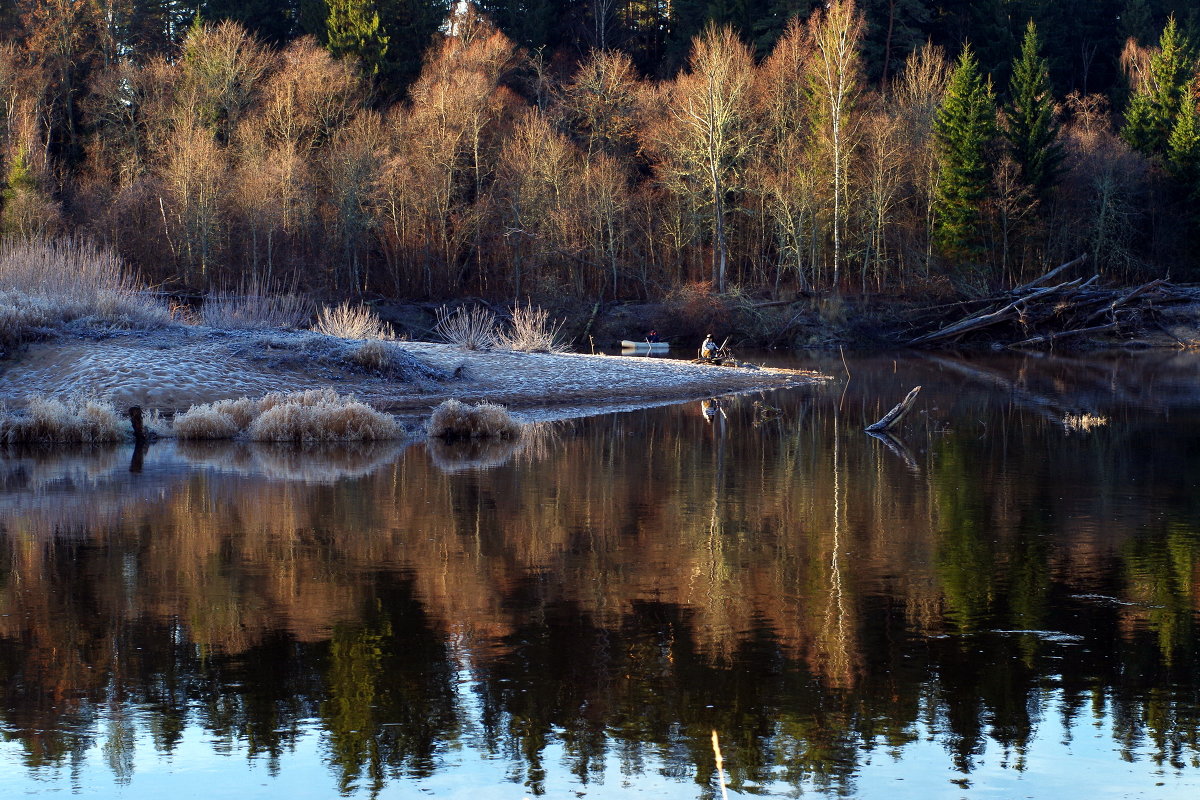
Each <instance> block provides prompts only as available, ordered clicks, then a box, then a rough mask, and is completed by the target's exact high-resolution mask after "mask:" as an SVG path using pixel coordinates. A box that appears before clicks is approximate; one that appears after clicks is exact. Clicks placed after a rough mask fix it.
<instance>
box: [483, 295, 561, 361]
mask: <svg viewBox="0 0 1200 800" xmlns="http://www.w3.org/2000/svg"><path fill="white" fill-rule="evenodd" d="M562 326H563V323H562V322H561V321H559V322H552V321H551V320H550V313H549V312H548V311H546V310H545V309H544V308H542V307H541V306H538V307H536V308H535V307H534V306H532V305H527V306H524V307H521V306H514V307H513V309H512V320H511V321H510V322H509V326H508V329H507V330H506V331H504V332H503V333H501V334H500V337H499V338H500V344H501V345H502V346H504V347H506V348H508V349H509V350H517V351H520V352H523V353H565V352H567V349H568V348H567V343H566V342H564V341H562V339H561V334H562Z"/></svg>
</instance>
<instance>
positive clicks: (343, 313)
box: [313, 302, 394, 339]
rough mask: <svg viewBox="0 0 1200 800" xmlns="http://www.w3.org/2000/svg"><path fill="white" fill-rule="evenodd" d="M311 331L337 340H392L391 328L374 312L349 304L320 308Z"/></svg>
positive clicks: (364, 307)
mask: <svg viewBox="0 0 1200 800" xmlns="http://www.w3.org/2000/svg"><path fill="white" fill-rule="evenodd" d="M313 330H314V331H316V332H317V333H323V334H325V335H326V336H335V337H337V338H339V339H392V338H394V337H393V335H392V331H391V326H390V325H388V324H387V323H386V322H384V321H383V320H381V319H380V318H379V316H378V315H377V314H376V313H375V312H374V311H372V310H371V309H369V308H367V307H366V306H352V305H350V303H349V302H345V303H342V304H341V305H340V306H338V307H337V308H329V307H325V308H322V309H321V313H320V314H319V315H318V316H317V324H316V325H314V326H313Z"/></svg>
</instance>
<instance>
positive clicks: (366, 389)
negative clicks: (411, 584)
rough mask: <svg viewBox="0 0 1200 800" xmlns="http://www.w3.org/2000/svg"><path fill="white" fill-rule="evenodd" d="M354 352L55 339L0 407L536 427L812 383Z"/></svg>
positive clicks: (597, 362) (265, 339)
mask: <svg viewBox="0 0 1200 800" xmlns="http://www.w3.org/2000/svg"><path fill="white" fill-rule="evenodd" d="M362 345H363V342H361V341H354V340H344V339H338V338H336V337H331V336H326V335H323V334H318V333H314V332H311V331H271V332H264V331H244V330H220V329H214V328H208V327H202V326H185V325H172V326H167V327H163V328H158V329H154V330H115V331H114V330H100V331H94V332H90V333H74V334H65V335H60V336H57V337H55V338H53V339H51V340H49V341H42V342H34V343H30V344H27V345H25V346H24V348H23V349H22V350H21V351H19V352H16V353H13V354H12V355H11V356H10V357H9V358H7V359H5V360H3V361H0V400H3V401H5V402H7V403H8V404H9V405H10V406H16V407H19V406H21V405H23V403H24V401H25V400H26V399H27V398H29V397H32V396H37V395H43V396H47V397H52V398H59V399H66V398H71V397H80V396H91V397H97V398H100V399H106V400H109V401H110V402H112V403H113V405H114V406H116V407H117V408H118V409H124V408H126V407H128V406H131V405H140V406H142V407H143V408H145V409H147V410H150V409H157V410H161V411H163V412H166V413H170V412H177V411H183V410H186V409H187V408H188V407H190V406H192V405H194V404H199V403H210V402H213V401H216V400H223V399H234V398H239V397H260V396H262V395H264V394H266V393H267V392H290V391H301V390H309V389H323V388H331V389H334V390H336V391H337V392H339V393H342V394H353V395H355V396H357V397H358V398H359V399H361V400H363V401H366V402H368V403H370V404H371V405H374V406H376V407H378V408H383V409H387V410H389V411H392V412H394V413H401V414H403V413H405V412H408V413H419V412H422V411H426V410H428V409H430V408H432V407H433V406H435V405H437V404H438V403H439V402H441V401H442V400H445V399H449V398H457V399H461V400H467V401H480V400H488V401H491V402H495V403H501V404H504V405H507V406H509V407H510V408H512V409H513V410H515V411H518V412H520V411H522V410H523V411H525V414H523V415H522V416H526V417H537V418H547V417H553V416H576V415H578V414H580V413H585V412H586V411H588V410H591V411H592V412H593V413H595V412H602V411H607V410H612V409H613V408H616V407H620V408H625V407H630V406H636V405H641V404H655V403H657V402H662V401H664V400H685V399H690V398H695V397H702V396H707V395H712V394H720V393H726V392H734V391H749V390H754V389H769V388H779V387H784V386H794V385H800V384H804V383H809V382H811V381H813V380H815V379H817V377H818V376H816V375H815V373H809V372H802V371H796V370H777V369H736V368H728V367H715V366H708V365H701V364H692V363H690V362H687V361H682V360H673V359H664V358H654V359H649V358H623V357H617V356H605V355H582V354H548V353H524V352H514V351H504V350H491V351H472V350H464V349H462V348H460V347H456V346H453V345H448V344H436V343H431V342H389V343H387V348H388V349H389V351H390V353H391V354H392V355H393V358H394V361H395V367H394V368H392V367H383V368H374V365H364V364H363V363H360V360H358V359H356V358H355V353H356V348H359V347H361V346H362ZM555 409H557V410H558V412H559V413H558V414H556V413H555ZM539 410H540V411H539ZM535 411H537V412H538V413H534V412H535Z"/></svg>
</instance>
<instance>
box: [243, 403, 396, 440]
mask: <svg viewBox="0 0 1200 800" xmlns="http://www.w3.org/2000/svg"><path fill="white" fill-rule="evenodd" d="M246 433H247V434H248V436H249V438H250V439H251V441H255V442H370V441H379V440H382V439H399V438H401V436H403V432H402V430H401V428H400V424H399V423H398V422H396V420H394V419H393V418H392V417H391V416H389V415H388V414H384V413H382V412H379V411H376V410H375V409H373V408H371V407H370V406H368V405H367V404H366V403H362V402H359V401H357V400H354V399H352V398H349V397H346V398H339V400H338V401H337V402H335V403H320V404H317V405H305V404H303V403H282V404H280V405H276V406H274V407H272V408H269V409H267V410H266V411H264V412H263V413H262V414H261V415H260V416H259V417H258V418H257V419H255V420H254V422H252V423H250V427H249V428H248V429H247V430H246Z"/></svg>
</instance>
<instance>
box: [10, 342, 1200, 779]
mask: <svg viewBox="0 0 1200 800" xmlns="http://www.w3.org/2000/svg"><path fill="white" fill-rule="evenodd" d="M776 361H777V363H785V364H786V365H789V366H799V367H804V368H810V369H813V368H815V369H819V370H822V371H823V372H825V373H827V374H829V375H831V376H833V377H834V380H832V381H830V382H828V383H825V384H822V385H818V386H813V387H808V388H803V389H790V390H786V391H776V392H770V393H764V394H761V395H743V396H737V397H729V398H722V399H720V400H719V401H717V402H715V403H704V404H701V403H689V404H684V405H675V406H665V407H659V408H652V409H645V410H640V411H634V412H624V413H608V414H604V413H599V414H597V415H595V416H591V417H586V418H580V419H572V420H565V421H559V422H541V423H536V424H534V425H532V426H531V427H530V428H529V430H528V432H527V435H526V436H525V438H524V439H523V440H522V441H521V442H520V443H516V444H505V445H495V446H475V447H467V448H463V447H448V446H444V445H440V446H437V447H431V446H428V445H426V444H425V443H424V442H419V441H418V442H414V443H411V444H408V445H394V444H393V445H376V446H355V447H323V448H314V449H308V450H304V449H299V450H298V449H296V448H285V447H275V446H262V445H258V446H250V445H242V444H219V445H195V444H192V445H188V444H183V443H178V444H176V443H174V442H171V441H160V442H157V443H155V444H153V445H151V446H150V447H149V448H148V449H146V450H144V451H141V452H135V451H134V449H133V448H132V446H126V447H106V448H87V449H67V450H64V449H62V448H59V449H56V450H45V449H42V450H7V451H4V453H3V459H0V686H3V687H4V696H3V700H2V701H0V734H2V736H0V796H4V797H16V796H30V795H33V796H39V795H42V794H45V795H58V794H64V793H70V794H72V795H74V796H79V797H97V798H101V797H103V798H108V797H121V798H155V800H159V799H160V798H163V797H170V796H171V795H177V796H187V797H192V796H198V797H199V796H202V797H205V798H219V797H229V798H235V797H236V798H246V797H288V798H289V800H292V799H293V798H329V797H335V796H338V795H339V794H341V795H344V796H349V797H380V798H402V797H418V796H420V797H434V798H472V799H473V800H475V799H476V798H480V797H486V798H513V799H514V800H515V799H517V798H528V797H534V796H538V795H544V796H546V797H550V798H560V797H561V798H567V797H571V798H578V797H588V798H599V799H604V798H618V797H620V798H623V797H639V796H644V797H654V798H660V797H661V798H719V797H721V796H722V792H723V791H724V792H725V793H726V794H727V795H728V796H731V797H732V796H750V795H754V796H766V797H793V796H796V795H798V794H801V793H803V794H816V795H818V796H829V797H836V796H853V797H861V798H889V799H890V798H910V797H911V798H921V800H926V798H939V797H947V798H958V797H1005V798H1008V797H1036V798H1044V797H1055V798H1056V800H1069V799H1070V798H1088V800H1091V799H1092V798H1100V797H1136V798H1177V797H1179V798H1181V797H1195V796H1200V664H1198V662H1200V659H1198V657H1197V656H1198V654H1200V639H1198V637H1197V627H1198V626H1197V623H1198V619H1200V490H1198V486H1197V483H1198V477H1197V476H1198V475H1200V470H1198V469H1197V467H1198V466H1200V354H1196V353H1146V354H1127V355H1120V356H1112V357H1088V358H1071V357H1059V356H989V357H974V358H966V357H957V356H948V355H939V356H928V357H914V356H911V355H910V356H904V357H896V358H892V357H888V356H875V357H870V358H846V359H842V358H840V357H838V356H837V355H836V354H835V355H833V356H829V355H821V356H813V357H811V358H806V357H795V358H791V359H777V360H776ZM915 385H921V386H922V387H923V389H922V392H921V394H920V395H919V398H918V401H917V404H916V406H915V408H914V410H913V412H912V413H911V414H910V415H909V417H908V418H907V419H906V420H905V422H904V424H903V425H902V427H901V429H900V431H899V432H898V434H897V435H896V436H895V437H892V438H881V437H873V436H870V435H868V434H866V433H864V432H863V427H864V426H865V425H866V424H868V423H870V422H872V421H874V420H875V419H877V418H879V417H880V416H882V415H883V413H884V412H886V411H887V409H888V408H889V407H890V406H891V405H892V404H894V403H895V402H897V401H898V400H900V399H901V398H902V397H903V396H904V394H905V393H906V392H907V391H908V390H909V389H910V388H912V387H913V386H915ZM598 410H599V409H598ZM714 733H715V739H714ZM718 749H719V753H720V758H721V765H720V768H718V765H717V752H718Z"/></svg>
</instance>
